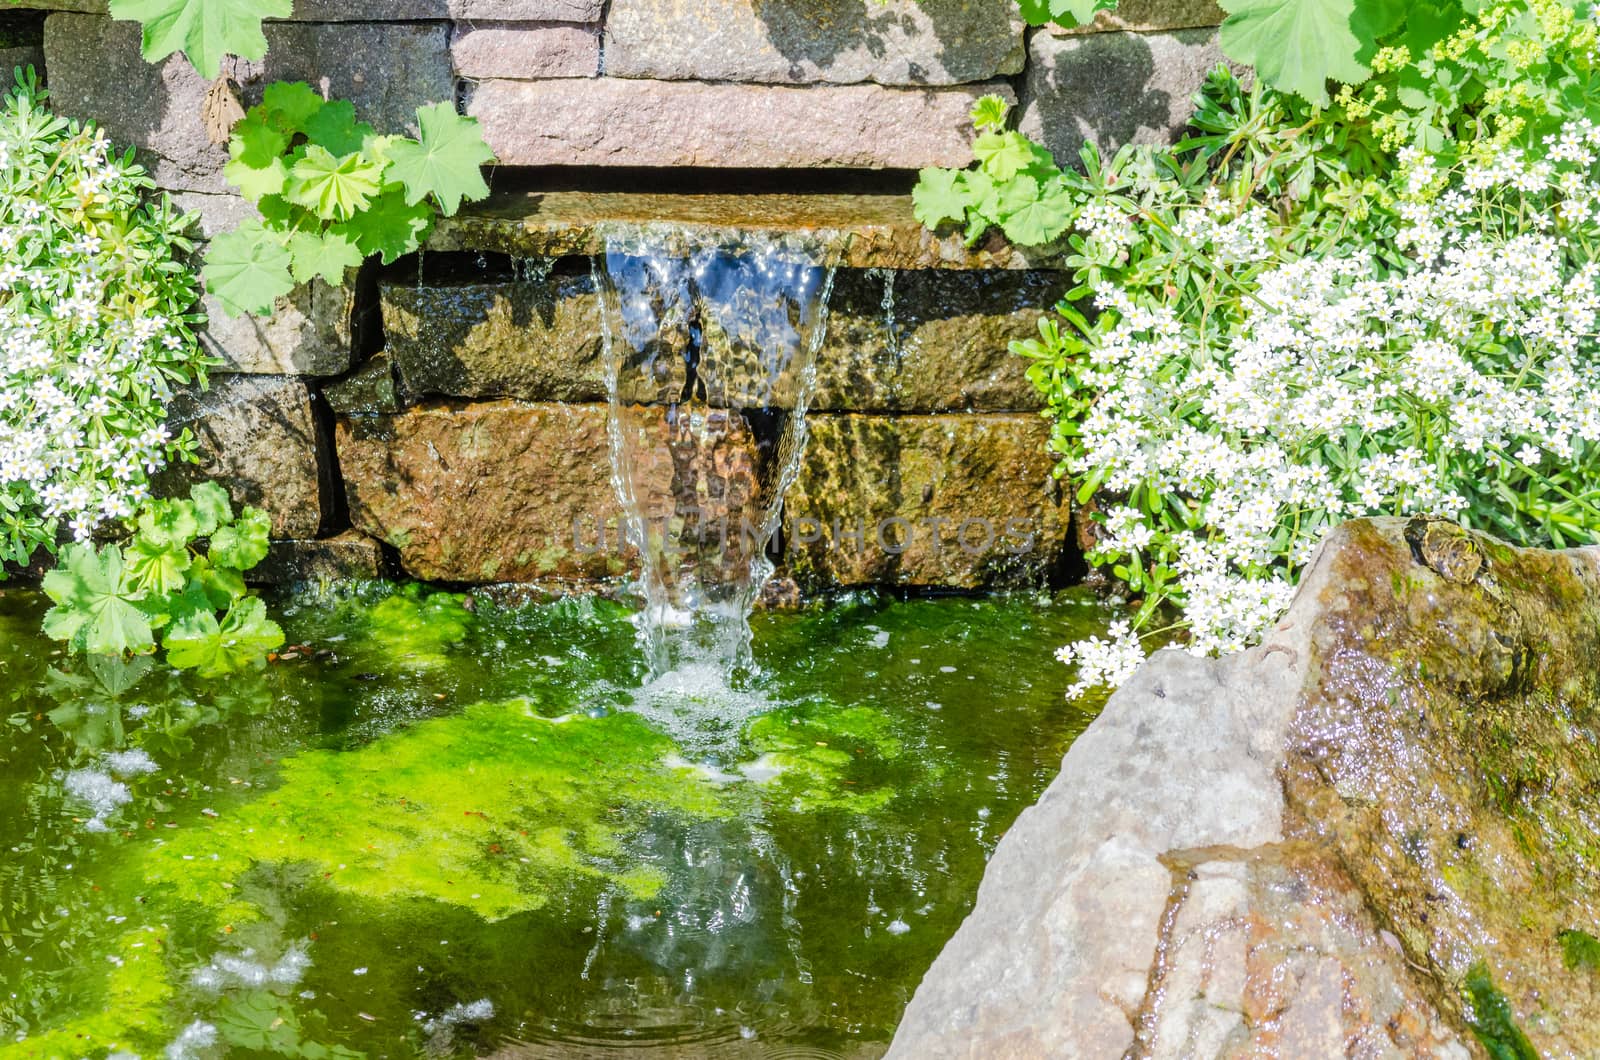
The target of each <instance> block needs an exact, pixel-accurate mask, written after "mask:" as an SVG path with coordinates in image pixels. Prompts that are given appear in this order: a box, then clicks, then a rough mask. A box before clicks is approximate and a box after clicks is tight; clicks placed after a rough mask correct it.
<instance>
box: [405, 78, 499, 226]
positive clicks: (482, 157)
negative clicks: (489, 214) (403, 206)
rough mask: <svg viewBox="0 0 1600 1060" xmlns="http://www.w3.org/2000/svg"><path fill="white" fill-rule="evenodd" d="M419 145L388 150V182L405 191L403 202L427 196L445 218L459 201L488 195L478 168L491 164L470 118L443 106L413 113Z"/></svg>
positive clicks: (490, 154) (409, 143) (412, 143)
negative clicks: (389, 176)
mask: <svg viewBox="0 0 1600 1060" xmlns="http://www.w3.org/2000/svg"><path fill="white" fill-rule="evenodd" d="M417 124H418V126H419V127H420V129H421V131H422V134H421V135H422V138H421V142H420V143H419V142H417V141H415V140H401V141H400V142H398V143H395V144H392V145H391V146H390V147H389V152H388V153H389V162H390V164H391V165H392V166H393V170H392V174H391V175H392V177H393V179H395V180H398V181H400V182H401V183H403V184H404V185H405V186H406V202H407V203H409V204H411V205H413V206H414V205H416V204H417V203H419V202H421V201H422V200H423V199H425V198H426V197H427V196H429V195H432V196H433V197H434V198H436V199H438V200H439V208H440V209H441V210H443V211H444V215H445V216H446V217H450V216H453V215H454V214H455V212H456V211H457V210H459V209H461V200H462V199H468V200H475V199H482V198H484V197H486V196H487V195H488V194H489V185H487V184H485V183H484V181H483V172H482V170H481V169H480V168H479V167H480V166H483V165H485V164H487V163H489V162H492V161H494V152H493V151H491V150H490V149H489V145H488V144H486V143H484V142H483V133H482V131H481V130H480V129H479V128H478V122H477V120H476V119H475V118H463V117H462V116H461V115H459V114H457V113H456V110H455V108H454V107H453V106H451V105H450V104H448V103H436V104H434V105H433V106H431V107H418V108H417Z"/></svg>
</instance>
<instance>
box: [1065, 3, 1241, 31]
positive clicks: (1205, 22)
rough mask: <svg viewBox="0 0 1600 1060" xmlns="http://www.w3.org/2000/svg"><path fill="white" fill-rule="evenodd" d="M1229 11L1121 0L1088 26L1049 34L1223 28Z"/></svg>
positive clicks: (1209, 6)
mask: <svg viewBox="0 0 1600 1060" xmlns="http://www.w3.org/2000/svg"><path fill="white" fill-rule="evenodd" d="M1226 17H1227V12H1226V11H1223V10H1222V8H1221V7H1219V6H1217V4H1216V0H1119V3H1118V4H1117V6H1116V7H1115V8H1113V9H1112V10H1110V11H1102V12H1100V13H1099V14H1097V15H1095V17H1094V21H1092V22H1090V23H1089V24H1087V25H1084V26H1074V27H1073V28H1071V29H1064V28H1062V27H1061V26H1055V25H1051V26H1046V27H1045V32H1047V33H1054V34H1056V35H1057V36H1083V35H1084V34H1089V33H1107V32H1114V31H1117V30H1126V31H1128V32H1131V33H1160V32H1162V31H1163V30H1173V29H1202V28H1208V27H1211V26H1220V25H1221V24H1222V20H1223V19H1224V18H1226Z"/></svg>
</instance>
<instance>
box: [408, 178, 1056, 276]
mask: <svg viewBox="0 0 1600 1060" xmlns="http://www.w3.org/2000/svg"><path fill="white" fill-rule="evenodd" d="M641 233H650V234H656V235H658V236H659V237H660V238H661V239H662V240H663V241H664V242H666V243H667V244H669V245H670V243H671V242H672V241H678V242H681V243H684V244H686V245H689V244H693V245H699V246H708V245H723V246H726V245H736V244H738V243H741V242H743V241H745V240H746V239H747V238H749V236H750V235H752V234H753V235H756V236H761V237H769V238H791V239H794V240H796V241H797V245H798V244H804V243H809V244H812V245H814V246H815V247H816V248H817V250H816V253H817V254H818V255H819V260H826V261H830V262H832V263H834V264H837V265H839V266H840V267H842V268H853V269H936V268H937V269H1052V268H1060V267H1063V265H1064V259H1063V258H1062V256H1061V254H1060V252H1059V251H1056V250H1052V249H1049V248H1042V249H1041V248H1025V247H1014V246H1012V245H1011V244H1009V243H1007V242H1006V241H1005V239H1004V238H1003V237H1001V236H1000V235H999V234H998V233H990V235H989V237H988V238H987V239H985V240H984V241H983V242H980V243H979V244H978V245H977V246H975V247H969V246H967V245H966V241H965V240H964V239H963V238H962V235H961V233H960V231H958V230H957V231H946V232H943V233H934V232H930V231H928V230H927V229H926V228H924V227H923V226H922V223H921V222H920V221H918V220H917V219H916V216H915V214H914V213H913V212H912V205H911V198H910V197H909V196H902V195H782V194H751V195H725V194H719V195H655V194H649V193H634V192H528V193H521V192H514V193H501V194H497V195H495V196H493V197H492V198H490V199H488V200H486V201H485V202H481V203H475V204H472V205H470V206H467V207H465V208H463V209H462V211H461V212H460V213H459V214H457V215H456V216H455V217H447V218H442V219H441V220H440V222H439V226H438V227H437V228H436V229H435V230H434V233H433V235H432V237H431V238H430V239H429V241H428V249H430V250H441V251H477V252H484V253H493V254H507V255H510V256H511V257H513V258H541V257H542V258H561V257H568V256H572V255H579V256H584V257H590V256H593V255H596V254H603V253H605V251H606V247H607V242H608V240H610V239H622V238H630V239H631V238H636V237H638V236H639V235H640V234H641Z"/></svg>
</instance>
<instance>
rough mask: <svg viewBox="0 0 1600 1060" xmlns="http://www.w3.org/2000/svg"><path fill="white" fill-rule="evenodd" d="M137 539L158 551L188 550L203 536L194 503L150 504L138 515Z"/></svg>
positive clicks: (177, 501) (167, 502)
mask: <svg viewBox="0 0 1600 1060" xmlns="http://www.w3.org/2000/svg"><path fill="white" fill-rule="evenodd" d="M138 527H139V533H138V536H139V537H142V538H144V539H145V540H147V541H149V542H150V543H151V544H152V545H154V546H155V547H157V548H187V547H188V545H189V542H191V541H193V540H194V539H195V538H197V537H199V536H200V516H199V513H198V512H197V511H196V509H195V503H194V501H185V500H158V501H151V502H150V503H149V504H147V505H146V506H145V509H144V511H142V512H140V513H139V522H138Z"/></svg>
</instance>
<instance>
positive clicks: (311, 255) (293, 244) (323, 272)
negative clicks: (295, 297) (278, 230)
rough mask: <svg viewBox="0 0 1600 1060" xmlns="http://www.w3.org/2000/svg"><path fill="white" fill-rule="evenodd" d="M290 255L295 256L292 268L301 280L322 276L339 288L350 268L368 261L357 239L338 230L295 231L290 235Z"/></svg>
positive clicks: (309, 280)
mask: <svg viewBox="0 0 1600 1060" xmlns="http://www.w3.org/2000/svg"><path fill="white" fill-rule="evenodd" d="M289 254H290V256H291V257H292V258H293V259H294V264H293V266H292V271H293V273H294V278H295V279H296V280H297V281H298V282H300V283H310V282H311V280H312V279H313V278H314V277H317V276H321V277H322V278H323V279H325V280H327V281H328V282H329V283H330V284H332V285H333V286H335V287H341V286H343V285H344V276H345V270H346V269H353V268H355V267H356V266H358V265H360V264H361V262H362V261H363V260H364V256H363V255H362V253H361V251H360V249H359V248H357V246H356V241H355V240H354V239H352V238H351V237H350V236H349V235H347V234H346V233H344V232H342V231H339V230H337V229H330V230H329V231H327V232H324V233H321V234H318V233H316V232H295V233H293V234H292V235H290V236H289Z"/></svg>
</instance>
